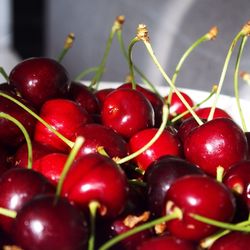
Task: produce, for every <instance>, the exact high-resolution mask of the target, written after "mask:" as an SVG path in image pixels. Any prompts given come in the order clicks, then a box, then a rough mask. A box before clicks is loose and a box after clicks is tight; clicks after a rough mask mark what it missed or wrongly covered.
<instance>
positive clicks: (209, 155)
mask: <svg viewBox="0 0 250 250" xmlns="http://www.w3.org/2000/svg"><path fill="white" fill-rule="evenodd" d="M184 153H185V157H186V158H187V160H188V161H190V162H192V163H194V164H196V165H197V166H199V167H200V168H202V169H203V170H204V171H205V172H206V173H209V174H211V175H213V176H215V175H216V169H217V167H218V166H221V167H223V168H224V169H228V168H229V167H230V166H231V165H232V164H234V163H236V162H238V161H240V160H244V159H246V158H247V156H248V145H247V139H246V136H245V134H244V132H243V131H242V129H241V128H240V127H239V126H238V125H237V124H236V123H235V122H234V121H233V120H232V119H228V118H216V119H214V120H211V121H209V122H206V123H204V124H203V125H201V126H199V127H196V128H195V129H193V130H192V131H191V132H190V133H189V134H188V136H187V137H186V139H185V141H184Z"/></svg>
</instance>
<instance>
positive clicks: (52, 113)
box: [34, 99, 91, 151]
mask: <svg viewBox="0 0 250 250" xmlns="http://www.w3.org/2000/svg"><path fill="white" fill-rule="evenodd" d="M40 117H41V118H42V119H44V120H45V121H46V122H47V123H49V124H50V125H51V126H52V127H53V128H54V129H55V130H57V131H58V132H59V133H61V134H62V135H64V136H65V137H66V138H67V139H69V140H73V139H74V138H75V130H76V129H77V128H78V127H80V126H81V125H84V124H86V123H88V122H90V121H91V118H90V116H89V114H88V113H87V112H86V111H85V110H84V109H82V108H81V107H79V106H78V105H77V104H76V103H75V102H73V101H71V100H67V99H51V100H48V101H46V102H45V103H44V104H43V106H42V107H41V111H40ZM34 140H35V141H37V142H39V143H41V144H44V145H46V146H47V147H49V148H51V149H55V150H60V151H68V150H69V147H68V145H67V144H66V143H65V142H63V141H62V140H60V139H59V138H58V137H57V135H55V134H54V133H53V132H52V131H51V130H49V129H47V128H46V127H45V126H44V125H43V124H42V123H40V122H37V123H36V127H35V133H34Z"/></svg>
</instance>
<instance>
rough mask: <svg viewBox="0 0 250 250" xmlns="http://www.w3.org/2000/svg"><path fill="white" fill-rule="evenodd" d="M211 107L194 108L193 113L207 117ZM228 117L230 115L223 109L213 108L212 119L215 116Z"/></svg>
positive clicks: (203, 117)
mask: <svg viewBox="0 0 250 250" xmlns="http://www.w3.org/2000/svg"><path fill="white" fill-rule="evenodd" d="M210 110H211V107H203V108H199V109H197V110H195V113H196V114H197V115H198V116H199V117H200V118H202V119H207V118H208V116H209V114H210ZM222 117H224V118H230V119H232V117H231V115H229V114H228V112H226V111H225V110H224V109H221V108H219V107H216V108H215V111H214V115H213V119H215V118H222Z"/></svg>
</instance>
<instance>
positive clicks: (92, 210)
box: [88, 201, 100, 250]
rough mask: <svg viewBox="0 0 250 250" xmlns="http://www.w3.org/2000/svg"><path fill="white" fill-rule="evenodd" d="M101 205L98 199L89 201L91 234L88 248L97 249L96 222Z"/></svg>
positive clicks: (89, 249) (90, 249)
mask: <svg viewBox="0 0 250 250" xmlns="http://www.w3.org/2000/svg"><path fill="white" fill-rule="evenodd" d="M99 207H100V203H99V202H98V201H91V202H90V203H89V211H90V236H89V241H88V250H94V249H95V228H96V226H95V223H96V212H97V209H98V208H99Z"/></svg>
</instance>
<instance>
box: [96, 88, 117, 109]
mask: <svg viewBox="0 0 250 250" xmlns="http://www.w3.org/2000/svg"><path fill="white" fill-rule="evenodd" d="M114 90H115V88H104V89H98V90H97V91H95V92H94V95H95V96H96V98H97V99H98V101H99V105H100V108H102V106H103V102H104V100H105V98H106V96H107V95H108V94H110V93H111V92H112V91H114Z"/></svg>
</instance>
